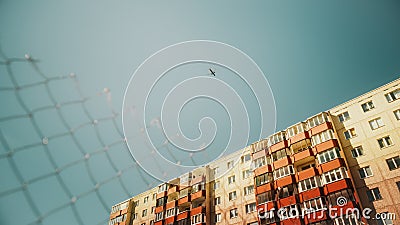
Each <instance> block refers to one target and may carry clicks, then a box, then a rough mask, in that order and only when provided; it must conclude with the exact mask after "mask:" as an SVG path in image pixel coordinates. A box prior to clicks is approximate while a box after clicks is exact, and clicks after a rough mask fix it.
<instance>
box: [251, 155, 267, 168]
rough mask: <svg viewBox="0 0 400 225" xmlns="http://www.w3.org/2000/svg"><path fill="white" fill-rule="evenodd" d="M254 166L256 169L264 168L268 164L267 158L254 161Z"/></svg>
mask: <svg viewBox="0 0 400 225" xmlns="http://www.w3.org/2000/svg"><path fill="white" fill-rule="evenodd" d="M253 164H254V169H257V168H259V167H262V166H264V165H265V164H266V161H265V157H261V158H258V159H255V160H254V161H253Z"/></svg>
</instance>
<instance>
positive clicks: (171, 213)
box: [165, 208, 176, 218]
mask: <svg viewBox="0 0 400 225" xmlns="http://www.w3.org/2000/svg"><path fill="white" fill-rule="evenodd" d="M175 211H176V209H175V208H172V209H167V211H166V212H165V218H168V217H171V216H175Z"/></svg>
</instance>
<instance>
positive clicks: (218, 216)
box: [215, 213, 222, 223]
mask: <svg viewBox="0 0 400 225" xmlns="http://www.w3.org/2000/svg"><path fill="white" fill-rule="evenodd" d="M221 220H222V215H221V213H218V214H215V222H216V223H218V222H221Z"/></svg>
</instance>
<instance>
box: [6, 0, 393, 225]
mask: <svg viewBox="0 0 400 225" xmlns="http://www.w3.org/2000/svg"><path fill="white" fill-rule="evenodd" d="M399 10H400V2H399V1H361V0H360V1H342V0H341V1H252V2H248V1H246V2H244V1H240V2H239V1H201V2H200V1H198V2H185V1H168V2H167V1H159V2H158V1H145V2H138V1H136V2H133V1H8V0H1V1H0V30H1V32H0V45H1V46H2V49H3V51H4V52H5V53H6V54H7V55H8V56H9V57H23V56H24V54H25V53H29V54H31V55H32V56H33V57H35V58H37V59H40V61H41V62H40V66H41V68H42V69H43V71H44V72H45V73H46V74H49V75H55V76H56V75H61V74H69V73H71V72H74V73H76V74H77V76H78V77H79V81H80V84H81V86H82V87H83V92H84V94H85V95H93V94H94V93H97V92H99V91H101V90H103V88H104V87H108V88H110V90H111V92H112V99H113V103H112V104H113V105H114V107H115V108H117V109H120V108H121V106H122V99H123V94H124V90H125V88H126V86H127V83H128V81H129V79H130V77H131V75H132V74H133V72H134V70H135V69H136V68H137V67H138V66H139V65H140V64H141V63H142V62H143V61H144V60H145V59H146V58H147V57H149V56H150V55H151V54H153V53H154V52H156V51H158V50H160V49H161V48H164V47H166V46H169V45H171V44H175V43H178V42H182V41H188V40H194V39H207V40H215V41H220V42H224V43H227V44H230V45H232V46H235V47H237V48H239V49H240V50H242V51H243V52H245V53H246V54H247V55H249V56H250V57H251V58H252V59H253V60H254V61H255V62H256V63H257V64H258V66H259V67H260V68H261V70H262V71H263V72H264V74H265V76H266V78H267V80H268V81H269V84H270V87H271V89H272V91H273V94H274V97H275V103H276V110H277V129H278V130H280V129H285V128H286V127H287V126H290V125H292V124H294V123H296V122H298V121H301V120H304V119H305V118H307V117H309V116H311V115H314V114H316V113H318V112H320V111H324V110H327V109H329V108H331V107H333V106H335V105H338V104H340V103H342V102H344V101H346V100H349V99H351V98H353V97H356V96H358V95H360V94H362V93H364V92H367V91H369V90H371V89H374V88H376V87H378V86H380V85H382V84H385V83H388V82H390V81H392V80H394V79H397V78H398V77H399V74H400V67H399V61H400V42H399V40H400V26H399V25H398V21H400V14H399V13H398V12H399ZM1 73H3V74H4V71H1ZM3 74H0V75H3ZM26 79H28V78H26ZM1 82H2V81H1V80H0V83H1ZM239 89H240V88H239ZM72 95H73V94H71V93H69V92H68V90H65V92H64V94H63V95H62V96H64V97H65V96H68V97H70V96H72ZM35 96H37V98H35ZM41 100H42V99H41V97H40V94H39V93H36V94H35V93H34V94H33V95H32V96H31V99H30V101H32V102H34V103H38V102H40V101H41ZM1 101H2V105H12V102H10V101H11V100H5V98H1ZM93 107H94V108H96V107H99V106H97V105H94V106H93ZM99 108H101V107H99ZM2 110H4V111H7V110H6V109H2ZM8 110H11V109H8ZM189 111H190V110H189ZM11 113H12V110H11ZM195 117H196V118H197V117H198V115H196V116H195ZM185 121H190V117H185ZM2 126H3V128H2V129H8V127H5V125H2ZM21 126H23V125H21ZM44 126H45V127H46V128H48V130H49V132H55V131H54V130H55V129H56V127H54V125H53V124H50V122H48V124H45V125H44ZM10 130H11V129H10ZM186 130H187V131H188V132H189V133H190V129H189V128H188V129H186ZM15 132H16V133H18V128H17V129H16V131H15ZM15 132H14V133H15ZM14 133H13V132H11V133H10V134H9V138H11V139H16V141H15V142H17V143H18V142H21V143H24V142H28V140H30V139H31V138H32V137H31V136H29V135H28V134H27V135H25V136H24V135H20V136H19V137H15V135H14V136H13V135H12V134H14ZM6 135H7V134H6ZM87 135H88V134H84V136H85V137H86V136H87ZM10 136H11V137H10ZM251 138H252V140H255V137H251ZM93 145H95V143H94V144H93ZM122 158H123V157H122V156H121V157H120V158H117V160H121V161H122V160H123V159H122ZM0 164H2V165H5V164H6V162H5V161H4V160H2V161H0ZM24 164H26V167H28V168H29V165H31V164H30V162H29V161H25V162H24ZM99 165H101V160H99ZM35 168H36V167H35ZM81 169H82V168H81ZM42 170H43V171H45V169H43V168H42ZM79 171H80V170H79V169H76V172H77V173H79ZM101 171H103V172H104V173H105V174H106V173H107V169H103V170H101ZM1 176H2V179H3V180H7V181H10V180H12V179H13V176H14V175H13V174H5V175H1ZM3 176H4V177H3ZM100 176H101V174H100ZM104 176H105V175H104ZM78 178H79V176H78ZM149 179H151V178H149ZM69 184H70V185H71V186H76V187H77V189H79V191H84V190H85V188H86V187H85V188H83V187H81V186H79V179H77V180H76V181H71V182H70V183H69ZM43 187H45V185H43ZM129 188H130V191H131V192H132V193H133V194H135V193H138V192H140V191H143V190H144V189H145V188H146V185H145V184H144V183H142V182H140V180H139V182H136V183H135V182H133V183H131V184H130V186H129ZM81 189H82V190H81ZM118 190H120V189H115V190H114V189H113V186H111V187H109V188H108V189H106V190H104V191H103V192H102V195H104V197H105V199H106V204H107V205H109V206H111V205H112V204H114V203H115V202H119V201H121V200H123V199H124V198H126V196H125V195H123V194H120V193H112V192H113V191H115V192H118ZM0 191H3V190H0ZM45 191H46V192H48V193H50V194H54V195H55V196H56V193H57V190H56V188H55V189H51V188H49V189H47V190H46V189H45ZM20 198H21V199H20ZM16 199H20V200H21V201H24V200H23V198H22V197H21V196H18V195H17V196H15V198H11V197H10V198H7V199H6V198H2V199H0V209H1V210H0V218H1V219H0V220H4V222H8V221H9V220H10V221H11V220H12V219H13V218H12V217H11V216H5V214H6V212H7V211H6V208H7V207H6V205H8V204H10V203H9V201H14V200H16ZM89 199H91V198H89ZM63 201H65V199H62V198H61V197H54V200H53V201H49V202H47V203H46V204H48V205H49V206H48V207H50V208H51V207H56V206H57V205H58V204H57V203H61V202H63ZM82 201H84V200H82ZM86 201H87V202H86V205H87V206H90V205H93V204H98V203H94V202H95V200H93V201H92V200H86ZM40 203H41V202H40ZM40 203H39V204H40ZM43 204H44V203H43ZM26 207H29V206H26ZM83 208H85V210H87V211H85V212H86V214H87V215H88V218H89V221H91V222H90V223H93V224H95V223H97V222H98V221H101V218H94V217H95V216H96V212H95V208H93V209H88V207H83ZM90 210H92V211H90ZM44 211H46V210H44ZM70 213H71V212H70V211H68V212H65V213H64V214H62V216H61V218H64V220H65V221H66V224H71V223H76V221H72V222H71V221H68V218H70V216H71V214H70ZM101 214H104V215H105V214H106V212H101ZM106 217H107V215H105V216H104V218H106ZM20 219H21V218H20ZM30 219H31V218H30V217H29V218H25V219H24V218H22V219H21V224H26V223H25V222H26V221H30ZM68 222H70V223H68Z"/></svg>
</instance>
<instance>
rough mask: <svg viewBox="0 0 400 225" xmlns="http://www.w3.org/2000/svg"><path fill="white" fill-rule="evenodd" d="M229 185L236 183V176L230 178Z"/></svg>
mask: <svg viewBox="0 0 400 225" xmlns="http://www.w3.org/2000/svg"><path fill="white" fill-rule="evenodd" d="M228 183H229V184H233V183H235V175H233V176H230V177H228Z"/></svg>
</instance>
